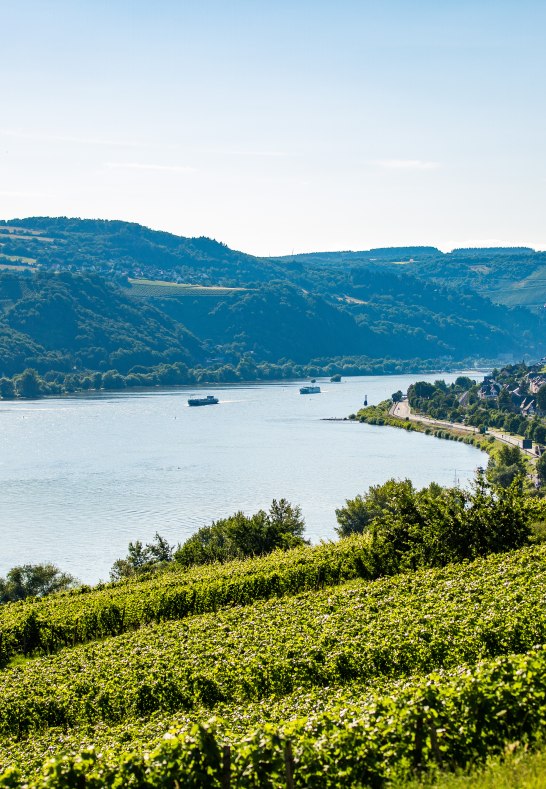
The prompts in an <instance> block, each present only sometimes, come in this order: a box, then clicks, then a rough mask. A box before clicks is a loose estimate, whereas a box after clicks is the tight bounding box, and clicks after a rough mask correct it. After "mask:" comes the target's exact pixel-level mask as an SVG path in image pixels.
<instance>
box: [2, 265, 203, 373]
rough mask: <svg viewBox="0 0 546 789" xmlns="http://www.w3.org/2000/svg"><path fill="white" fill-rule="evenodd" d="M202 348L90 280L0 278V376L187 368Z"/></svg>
mask: <svg viewBox="0 0 546 789" xmlns="http://www.w3.org/2000/svg"><path fill="white" fill-rule="evenodd" d="M203 353H204V352H203V347H202V344H201V343H200V342H199V340H197V339H196V338H195V337H194V336H192V335H191V334H190V332H188V331H187V330H186V329H185V328H184V327H183V326H181V325H180V324H178V323H176V322H175V321H173V320H172V319H170V318H169V317H168V316H166V315H165V314H164V313H162V312H160V311H159V310H157V309H154V307H153V306H147V305H142V304H139V305H136V304H135V303H134V302H133V301H131V300H130V299H128V298H127V297H126V296H125V295H124V294H123V292H122V291H121V290H120V289H119V288H118V287H116V286H115V285H112V284H110V283H108V282H106V281H105V280H104V279H102V278H99V277H97V276H96V275H94V276H90V275H81V274H71V273H69V272H60V273H58V274H53V273H46V272H42V271H40V272H37V273H34V274H27V275H26V276H21V275H17V274H16V273H14V272H12V271H9V272H0V373H1V374H4V375H14V374H15V373H19V372H21V371H22V370H23V369H25V368H26V367H33V368H36V369H37V370H38V371H39V372H43V373H45V372H47V371H49V370H57V371H64V372H71V371H74V370H110V369H115V370H119V371H120V372H127V371H128V370H129V369H130V368H131V367H134V366H135V365H144V366H147V367H149V366H152V365H157V364H161V363H172V362H183V363H185V364H192V363H194V362H195V361H196V360H197V359H200V358H203Z"/></svg>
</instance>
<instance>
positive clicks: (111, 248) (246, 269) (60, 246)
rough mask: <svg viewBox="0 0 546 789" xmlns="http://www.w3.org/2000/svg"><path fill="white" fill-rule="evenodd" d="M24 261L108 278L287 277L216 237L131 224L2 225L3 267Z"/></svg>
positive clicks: (56, 221) (44, 221)
mask: <svg viewBox="0 0 546 789" xmlns="http://www.w3.org/2000/svg"><path fill="white" fill-rule="evenodd" d="M2 258H3V259H4V262H5V263H11V262H13V261H14V260H17V258H22V259H23V260H25V261H27V263H28V264H29V265H38V266H40V267H42V268H45V269H48V270H56V269H59V268H60V269H68V270H70V271H92V272H96V273H100V274H103V275H105V276H107V277H122V276H125V275H128V276H131V277H150V278H151V279H164V280H172V281H174V282H194V283H202V284H210V283H213V284H220V285H236V284H240V283H241V282H243V283H248V282H256V281H258V282H260V281H267V280H270V279H271V278H272V277H273V276H274V275H275V274H277V275H278V276H281V277H282V276H284V275H283V266H281V265H278V264H274V263H271V262H267V261H262V260H260V259H259V258H255V257H253V256H252V255H246V254H244V253H243V252H236V251H234V250H232V249H229V247H227V246H226V245H225V244H221V243H219V242H218V241H214V240H213V239H210V238H184V237H182V236H175V235H173V234H172V233H164V232H161V231H157V230H150V229H149V228H147V227H143V226H142V225H138V224H135V223H131V222H120V221H107V220H100V219H68V218H66V217H60V218H49V217H31V218H27V219H23V220H19V219H13V220H8V221H7V222H0V263H1V262H3V261H2Z"/></svg>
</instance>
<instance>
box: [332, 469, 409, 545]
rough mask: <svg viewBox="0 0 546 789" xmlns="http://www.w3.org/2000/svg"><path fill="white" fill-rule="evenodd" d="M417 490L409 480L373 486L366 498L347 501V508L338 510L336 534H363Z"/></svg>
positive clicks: (365, 495)
mask: <svg viewBox="0 0 546 789" xmlns="http://www.w3.org/2000/svg"><path fill="white" fill-rule="evenodd" d="M414 493H415V489H414V487H413V484H412V482H411V481H410V480H409V479H406V480H404V481H402V482H401V481H398V480H394V479H390V480H388V481H387V482H384V483H383V484H382V485H372V486H371V487H370V488H369V490H368V492H367V493H365V494H364V496H361V495H358V496H356V497H355V498H354V499H347V501H346V502H345V506H344V507H341V508H340V509H338V510H336V518H337V522H338V523H339V526H338V527H336V532H337V533H338V535H339V536H340V537H348V536H349V535H350V534H362V533H363V532H365V531H367V530H368V529H369V528H370V525H371V524H372V522H373V521H375V520H380V519H381V518H382V517H383V516H384V515H385V514H386V513H388V512H393V511H394V510H396V509H397V508H399V507H400V502H401V500H402V499H403V498H406V499H407V498H408V497H410V496H413V494H414Z"/></svg>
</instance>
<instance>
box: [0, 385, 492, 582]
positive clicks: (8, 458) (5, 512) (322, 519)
mask: <svg viewBox="0 0 546 789" xmlns="http://www.w3.org/2000/svg"><path fill="white" fill-rule="evenodd" d="M438 377H442V378H445V380H447V381H451V380H454V378H455V377H456V375H449V374H448V375H442V376H438V375H432V376H418V378H420V379H427V380H434V379H435V378H438ZM413 380H415V375H413V376H378V377H365V378H364V377H358V378H346V379H344V380H343V381H342V382H341V383H338V384H335V383H330V382H329V381H327V380H326V381H324V380H319V384H320V386H321V389H322V392H321V394H318V395H308V396H303V395H300V394H299V386H300V385H301V383H297V382H290V383H269V384H245V385H230V386H227V385H226V386H222V387H216V388H212V387H208V388H207V389H206V390H203V391H202V392H201V394H204V393H209V392H214V394H216V396H217V397H219V399H220V404H219V405H217V406H209V407H204V408H190V407H188V405H187V398H188V395H189V394H191V393H194V392H196V391H198V390H196V388H195V387H193V388H191V389H186V388H183V389H176V390H172V389H171V390H161V391H160V390H156V391H152V392H145V393H127V394H123V393H121V394H111V395H108V394H101V395H97V396H85V397H71V398H63V399H51V400H40V401H27V402H12V403H10V402H5V403H0V436H1V453H0V539H1V542H0V546H1V548H0V575H3V574H4V573H5V572H6V570H8V569H9V568H10V567H12V566H14V565H16V564H23V563H36V562H42V561H53V562H55V563H56V564H58V565H59V566H60V567H62V568H63V569H64V570H67V571H69V572H71V573H73V574H74V575H76V576H77V577H78V578H80V579H81V580H83V581H86V582H94V581H97V580H98V579H100V578H102V579H105V580H106V579H108V574H109V569H110V567H111V566H112V563H113V562H114V561H115V559H117V558H119V557H120V556H124V555H125V554H126V552H127V544H128V542H129V541H130V540H136V539H140V540H143V541H144V542H146V541H148V542H149V541H150V540H152V539H153V537H154V534H155V532H156V531H158V532H159V533H160V534H161V535H163V536H164V537H166V538H167V539H168V540H169V541H170V542H172V543H177V542H181V541H184V540H185V539H186V538H187V537H188V536H189V535H190V534H192V533H193V532H194V531H196V530H197V529H198V528H199V527H200V526H203V525H205V524H209V523H210V522H211V521H212V520H213V519H216V518H221V517H224V516H227V515H230V514H231V513H233V512H235V511H237V510H243V511H244V512H246V513H252V512H255V511H256V510H258V509H259V508H261V507H263V508H267V507H268V505H269V504H270V502H271V500H272V499H273V498H280V497H285V498H287V499H289V501H291V502H292V503H294V504H299V505H300V506H301V508H302V512H303V515H304V517H305V521H306V525H307V536H308V537H309V538H310V539H311V540H312V541H313V542H318V541H319V540H321V539H330V538H333V537H335V532H334V526H335V525H336V520H335V509H336V507H339V506H341V505H342V504H343V503H344V501H345V499H347V498H352V497H354V496H355V495H356V494H357V493H363V492H364V491H366V489H367V488H368V487H369V486H370V485H373V484H376V483H380V482H383V481H385V480H386V479H389V478H390V477H397V478H404V477H409V478H411V479H412V480H413V481H414V483H415V484H416V485H417V486H423V485H426V484H428V483H429V482H431V481H432V480H435V481H437V482H439V483H441V484H447V485H451V484H453V481H454V479H455V477H457V478H458V479H459V480H460V481H461V484H464V483H465V482H467V481H468V480H469V479H470V478H471V477H472V476H473V473H474V470H475V469H476V467H477V466H480V465H484V464H485V462H486V457H485V456H484V454H483V453H481V452H479V451H478V450H477V449H475V448H474V447H471V446H468V445H466V444H462V443H457V442H447V441H443V440H441V439H436V438H432V437H430V436H425V435H423V434H419V433H407V432H405V431H403V430H398V429H395V428H386V427H375V426H371V425H364V424H355V423H351V422H335V421H324V419H325V418H328V417H345V416H347V415H348V414H350V413H353V412H355V411H356V410H357V409H358V408H359V407H360V406H361V405H362V402H363V399H364V396H365V395H367V396H368V401H369V403H370V404H371V403H376V402H379V401H380V400H383V399H385V397H387V396H389V395H390V394H391V393H392V392H394V391H396V390H397V389H402V390H403V391H405V390H406V389H407V387H408V385H409V384H410V383H411V382H412V381H413Z"/></svg>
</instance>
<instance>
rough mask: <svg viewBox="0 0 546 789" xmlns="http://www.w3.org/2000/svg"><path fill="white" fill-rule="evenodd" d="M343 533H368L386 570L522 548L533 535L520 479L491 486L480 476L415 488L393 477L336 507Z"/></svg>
mask: <svg viewBox="0 0 546 789" xmlns="http://www.w3.org/2000/svg"><path fill="white" fill-rule="evenodd" d="M336 516H337V519H338V522H339V524H340V526H339V528H338V529H337V531H338V533H340V534H341V535H342V536H343V535H345V534H350V533H354V532H355V531H356V532H358V531H360V532H362V531H368V532H369V533H370V536H371V548H370V550H371V553H372V555H373V557H374V560H375V561H376V562H377V564H378V565H380V566H381V567H382V570H383V572H398V571H400V570H401V569H404V568H412V569H415V568H417V567H437V566H442V565H445V564H447V563H448V562H459V561H464V560H465V559H473V558H475V557H477V556H485V555H487V554H489V553H495V552H497V551H507V550H511V549H513V548H518V547H520V546H521V545H523V544H525V542H527V541H528V539H529V536H530V526H529V509H528V508H527V507H526V506H525V503H524V499H523V497H522V492H521V480H519V481H518V480H516V481H515V482H514V483H513V484H512V485H511V486H509V487H507V488H502V487H501V488H492V487H491V486H490V485H489V484H488V482H487V481H486V480H485V478H484V476H483V475H482V474H479V475H478V477H477V480H476V482H475V483H474V487H473V490H471V491H467V490H463V489H460V488H447V489H446V488H441V487H440V486H439V485H436V484H434V483H433V484H432V485H430V486H429V487H428V488H424V489H423V490H420V491H416V490H415V489H414V487H413V485H412V483H411V482H410V480H405V481H403V482H397V481H395V480H389V482H387V483H385V484H384V485H376V486H374V487H372V488H371V489H370V491H369V492H368V493H367V494H366V495H365V496H359V497H357V498H356V499H353V500H352V501H348V502H347V503H346V506H345V507H344V508H341V509H339V510H336Z"/></svg>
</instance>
